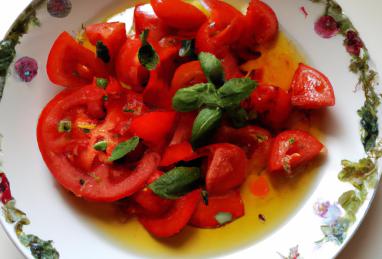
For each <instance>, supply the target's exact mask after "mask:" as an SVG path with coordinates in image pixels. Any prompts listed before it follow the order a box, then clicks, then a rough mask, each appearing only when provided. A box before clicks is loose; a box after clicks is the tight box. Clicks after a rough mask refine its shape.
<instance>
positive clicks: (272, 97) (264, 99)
mask: <svg viewBox="0 0 382 259" xmlns="http://www.w3.org/2000/svg"><path fill="white" fill-rule="evenodd" d="M251 106H252V108H253V109H254V110H255V111H256V113H257V114H258V116H259V118H260V120H261V122H262V123H263V124H265V125H267V126H270V127H272V128H274V129H279V128H281V127H283V126H284V124H285V121H286V120H287V119H288V117H289V114H290V112H291V110H292V106H291V97H290V94H289V93H288V92H286V91H284V90H283V89H281V88H279V87H277V86H272V85H259V86H258V87H257V88H256V89H255V90H254V91H253V92H252V95H251Z"/></svg>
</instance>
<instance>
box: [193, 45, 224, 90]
mask: <svg viewBox="0 0 382 259" xmlns="http://www.w3.org/2000/svg"><path fill="white" fill-rule="evenodd" d="M198 58H199V61H200V65H201V67H202V69H203V71H204V74H205V75H206V77H207V79H208V82H210V83H212V84H214V85H215V86H217V87H219V86H222V85H223V84H224V70H223V66H222V63H221V62H220V60H219V59H217V58H216V57H215V56H214V55H212V54H211V53H208V52H201V53H200V54H199V56H198Z"/></svg>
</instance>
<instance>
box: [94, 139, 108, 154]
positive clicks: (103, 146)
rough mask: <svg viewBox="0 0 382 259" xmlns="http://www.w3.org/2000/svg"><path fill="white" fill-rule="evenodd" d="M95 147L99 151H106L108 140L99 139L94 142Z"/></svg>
mask: <svg viewBox="0 0 382 259" xmlns="http://www.w3.org/2000/svg"><path fill="white" fill-rule="evenodd" d="M93 148H94V149H95V150H97V151H102V152H104V151H106V148H107V142H106V141H105V140H102V141H99V142H97V143H95V144H94V146H93Z"/></svg>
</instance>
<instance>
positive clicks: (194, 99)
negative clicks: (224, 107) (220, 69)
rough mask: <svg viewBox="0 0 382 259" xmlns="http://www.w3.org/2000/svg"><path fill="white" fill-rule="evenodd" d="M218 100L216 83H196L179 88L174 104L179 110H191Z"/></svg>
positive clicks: (173, 100)
mask: <svg viewBox="0 0 382 259" xmlns="http://www.w3.org/2000/svg"><path fill="white" fill-rule="evenodd" d="M213 102H215V103H216V102H218V96H217V93H216V89H215V87H214V85H212V84H210V83H207V84H196V85H193V86H190V87H186V88H182V89H179V90H178V91H177V92H176V94H175V95H174V97H173V99H172V106H173V108H174V109H175V110H176V111H178V112H190V111H194V110H197V109H199V108H200V107H202V105H203V104H206V103H213Z"/></svg>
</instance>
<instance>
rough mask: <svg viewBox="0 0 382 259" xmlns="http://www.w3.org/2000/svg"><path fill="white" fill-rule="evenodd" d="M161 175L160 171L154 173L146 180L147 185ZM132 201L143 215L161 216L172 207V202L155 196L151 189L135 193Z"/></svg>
mask: <svg viewBox="0 0 382 259" xmlns="http://www.w3.org/2000/svg"><path fill="white" fill-rule="evenodd" d="M162 175H163V172H161V171H155V172H154V173H153V174H152V175H151V176H150V178H149V179H148V180H147V185H148V184H150V183H152V182H154V181H155V180H157V179H158V178H159V177H161V176H162ZM132 199H133V200H134V201H135V202H136V203H137V204H138V205H139V206H140V207H141V208H142V209H143V210H144V211H143V212H142V213H144V214H145V215H162V214H164V213H165V212H166V211H167V210H168V209H169V208H170V207H171V205H173V203H174V201H172V200H167V199H163V198H161V197H159V196H157V195H156V194H155V193H154V192H153V191H152V190H151V189H149V188H147V187H145V188H143V189H142V190H140V191H138V192H136V193H135V194H134V195H133V196H132Z"/></svg>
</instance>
